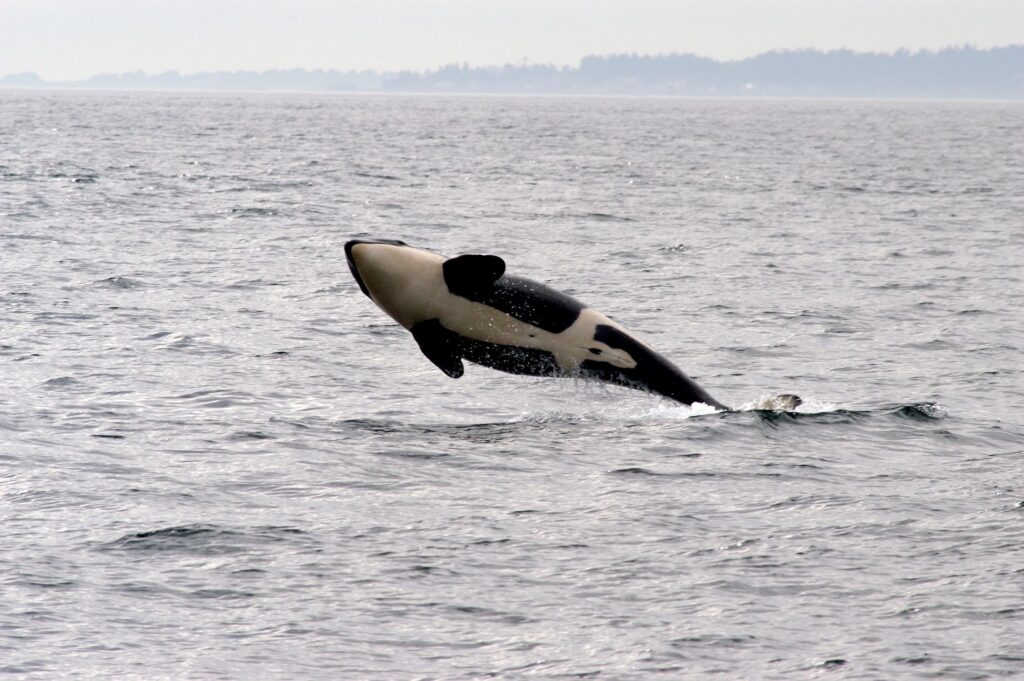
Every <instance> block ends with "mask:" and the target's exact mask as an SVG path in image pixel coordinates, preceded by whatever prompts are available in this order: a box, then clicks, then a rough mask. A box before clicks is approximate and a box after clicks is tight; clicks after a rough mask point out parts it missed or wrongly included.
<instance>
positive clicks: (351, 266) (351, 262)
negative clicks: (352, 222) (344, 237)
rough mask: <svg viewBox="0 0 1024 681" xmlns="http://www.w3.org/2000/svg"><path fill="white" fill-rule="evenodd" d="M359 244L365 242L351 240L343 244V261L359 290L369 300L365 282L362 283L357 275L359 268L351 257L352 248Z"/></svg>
mask: <svg viewBox="0 0 1024 681" xmlns="http://www.w3.org/2000/svg"><path fill="white" fill-rule="evenodd" d="M361 243H365V242H363V241H355V240H353V241H349V242H348V243H346V244H345V260H347V261H348V269H349V271H350V272H351V273H352V278H353V279H355V280H356V283H357V284H359V290H360V291H362V292H363V293H364V294H365V295H366V297H367V298H369V297H370V291H369V289H367V288H366V282H364V281H363V277H362V275H361V274H359V268H358V267H356V261H355V258H353V257H352V247H353V246H357V245H359V244H361Z"/></svg>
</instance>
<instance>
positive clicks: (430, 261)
mask: <svg viewBox="0 0 1024 681" xmlns="http://www.w3.org/2000/svg"><path fill="white" fill-rule="evenodd" d="M345 257H346V259H347V260H348V266H349V269H350V270H351V271H352V276H353V277H355V280H356V283H357V284H359V288H360V290H362V292H363V293H364V294H366V295H367V296H368V297H369V298H370V299H371V300H372V301H373V302H374V303H376V304H377V306H378V307H380V308H381V309H382V310H384V312H386V313H387V314H388V315H390V316H391V317H392V318H393V319H394V320H395V321H397V322H398V323H399V324H401V325H402V326H403V327H405V328H406V329H408V330H409V331H410V332H412V336H413V338H414V339H416V343H417V344H418V345H419V347H420V350H421V351H422V352H423V354H424V355H426V357H427V359H429V360H430V361H431V362H433V363H434V364H435V365H436V366H437V367H438V368H439V369H441V371H443V372H444V373H445V374H447V375H448V376H450V377H452V378H459V377H460V376H462V374H463V372H464V371H465V368H464V366H463V360H469V361H470V362H473V363H475V364H480V365H482V366H486V367H490V368H492V369H498V370H500V371H506V372H509V373H513V374H524V375H528V376H572V377H581V378H595V379H598V380H601V381H606V382H608V383H613V384H616V385H621V386H626V387H629V388H636V389H639V390H646V391H648V392H652V393H657V394H659V395H663V396H665V397H668V398H671V399H673V400H676V401H678V402H681V403H683V404H686V405H690V404H693V403H694V402H702V403H704V404H707V405H709V406H711V407H714V408H715V409H720V410H728V409H729V408H728V407H726V406H725V405H723V404H722V403H721V402H719V401H718V400H716V399H714V398H713V397H711V395H709V394H708V393H707V392H706V391H705V390H704V389H703V388H701V387H700V386H699V385H697V384H696V383H695V382H694V381H693V380H692V379H690V378H689V377H688V376H687V375H686V374H684V373H683V372H682V371H681V370H680V369H679V368H678V367H676V366H675V365H674V364H672V363H671V362H670V361H668V360H667V359H665V358H664V357H662V356H661V355H659V354H658V353H657V352H655V351H654V350H653V349H651V348H650V347H649V346H647V345H645V344H644V343H642V342H640V341H639V340H637V339H636V338H635V337H634V336H633V335H632V334H630V333H629V332H628V331H626V330H625V329H624V328H622V327H621V326H619V325H618V324H616V323H615V322H613V321H612V320H610V319H608V318H607V317H605V316H604V315H603V314H601V313H600V312H598V311H596V310H594V309H593V308H590V307H587V306H586V305H584V304H583V303H581V302H579V301H578V300H576V299H575V298H572V297H570V296H568V295H566V294H564V293H561V292H560V291H556V290H555V289H553V288H551V287H549V286H545V285H544V284H541V283H539V282H536V281H532V280H530V279H526V278H525V277H518V276H514V275H510V274H506V273H505V261H504V260H502V259H501V258H500V257H498V256H496V255H460V256H457V257H455V258H447V259H446V258H444V257H443V256H441V255H438V254H436V253H432V252H430V251H425V250H421V249H419V248H413V247H411V246H409V245H408V244H406V243H405V242H403V241H396V240H388V239H373V240H370V239H357V240H352V241H349V242H348V243H346V244H345Z"/></svg>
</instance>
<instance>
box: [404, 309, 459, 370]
mask: <svg viewBox="0 0 1024 681" xmlns="http://www.w3.org/2000/svg"><path fill="white" fill-rule="evenodd" d="M409 330H410V331H411V332H412V337H413V338H415V339H416V343H418V344H419V346H420V350H421V351H423V354H424V355H426V356H427V359H429V360H430V361H431V362H433V363H434V364H435V365H436V366H437V368H438V369H440V370H441V371H443V372H444V373H445V374H447V375H448V376H450V377H451V378H459V377H461V376H462V374H464V373H465V371H466V367H465V366H463V364H462V358H461V357H460V356H459V354H458V352H457V348H456V346H455V343H454V340H453V337H452V336H453V334H452V332H451V331H449V330H448V329H446V328H444V327H443V326H441V322H439V321H438V320H436V319H430V320H428V321H425V322H419V323H418V324H414V325H413V327H412V328H411V329H409Z"/></svg>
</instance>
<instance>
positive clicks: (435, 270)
mask: <svg viewBox="0 0 1024 681" xmlns="http://www.w3.org/2000/svg"><path fill="white" fill-rule="evenodd" d="M345 258H346V259H347V260H348V268H349V270H351V271H352V276H353V277H354V278H355V280H356V283H357V284H359V289H360V290H361V291H362V292H363V293H365V294H366V295H367V296H368V297H369V298H370V300H372V301H373V302H374V303H376V304H377V306H378V307H380V308H381V309H382V310H384V311H385V312H387V313H388V314H389V315H391V317H392V318H393V319H394V320H395V321H397V322H398V323H399V324H401V325H402V326H404V327H406V328H411V327H412V325H413V324H415V323H416V322H417V321H421V320H420V317H422V316H423V309H424V302H425V301H424V299H425V298H429V297H430V296H431V295H436V294H437V292H438V291H439V288H438V287H439V286H442V287H443V282H444V279H443V275H442V272H441V265H442V263H443V262H444V258H443V257H442V256H440V255H437V254H436V253H431V252H429V251H424V250H421V249H419V248H413V247H412V246H409V245H408V244H406V243H405V242H404V241H397V240H394V239H354V240H352V241H349V242H348V243H346V244H345Z"/></svg>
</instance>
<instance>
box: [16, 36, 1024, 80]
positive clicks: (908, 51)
mask: <svg viewBox="0 0 1024 681" xmlns="http://www.w3.org/2000/svg"><path fill="white" fill-rule="evenodd" d="M1012 48H1024V42H1022V43H1008V44H1005V45H994V46H991V47H984V48H980V47H976V46H975V45H973V44H971V43H961V44H951V45H947V46H945V47H940V48H927V47H922V48H917V49H913V48H909V47H899V48H896V49H894V50H891V51H873V50H856V49H853V48H848V47H838V48H828V49H824V48H818V47H796V48H772V49H770V50H765V51H763V52H758V53H757V54H754V55H750V56H748V57H742V58H737V59H719V58H716V57H709V56H706V55H702V54H697V53H695V52H656V53H654V52H650V53H640V52H606V53H601V54H597V53H593V54H585V55H583V56H582V57H580V58H579V59H578V60H577V62H576V63H575V64H564V63H563V64H557V63H554V62H533V61H529V59H528V58H524V59H523V60H521V61H519V62H505V63H504V64H494V63H489V64H470V63H469V62H468V61H461V62H459V61H453V62H447V63H444V64H441V65H439V66H435V67H432V68H424V69H413V68H409V69H388V70H384V69H378V68H361V69H360V68H344V67H339V66H328V67H324V66H316V67H313V66H290V67H285V66H278V67H272V68H265V69H260V70H258V69H233V70H232V69H217V68H210V69H205V70H199V71H191V72H185V71H181V70H178V69H176V68H170V69H166V70H163V71H153V72H150V71H144V70H142V69H135V70H122V71H100V72H98V73H94V74H93V75H90V76H86V77H84V78H77V79H67V80H48V79H45V78H43V77H42V76H40V75H39V74H38V73H37V72H36V71H19V72H15V73H4V74H0V80H3V79H6V78H11V77H26V76H34V77H35V78H36V79H38V80H39V82H42V83H48V84H59V83H81V82H85V81H88V80H91V79H93V78H99V77H105V76H122V75H132V76H144V77H147V78H152V77H157V76H164V75H172V74H173V75H178V76H183V77H190V76H199V75H204V74H215V73H225V74H238V73H254V74H267V73H275V72H288V71H305V72H312V73H316V72H338V73H357V74H370V73H372V74H377V75H381V76H386V75H398V74H410V73H411V74H429V73H433V72H437V71H441V70H444V69H449V68H452V67H456V68H459V69H484V70H502V69H510V68H511V69H517V68H528V67H545V68H554V69H559V70H572V69H579V68H580V67H581V66H582V64H583V62H584V61H586V60H588V59H595V58H620V59H621V58H636V59H659V58H660V59H664V58H671V57H691V58H696V59H701V60H705V61H710V62H714V63H717V64H741V63H743V62H746V61H751V60H755V59H758V58H761V57H764V56H767V55H776V54H799V53H805V54H806V53H817V54H821V55H830V54H837V53H839V54H854V55H858V56H875V57H896V56H909V57H918V56H923V55H934V54H940V53H943V52H953V51H958V52H966V51H973V52H993V51H997V50H1005V49H1012Z"/></svg>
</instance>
